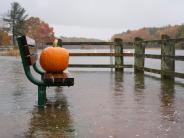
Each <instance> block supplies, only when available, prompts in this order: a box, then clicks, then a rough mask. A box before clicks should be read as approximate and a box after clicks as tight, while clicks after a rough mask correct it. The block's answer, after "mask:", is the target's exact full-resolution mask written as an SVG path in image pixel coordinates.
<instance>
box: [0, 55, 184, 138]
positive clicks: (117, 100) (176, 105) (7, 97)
mask: <svg viewBox="0 0 184 138" xmlns="http://www.w3.org/2000/svg"><path fill="white" fill-rule="evenodd" d="M71 73H72V74H73V76H74V77H75V86H73V87H69V88H67V87H66V88H49V89H48V90H47V94H48V104H47V106H46V107H45V108H44V109H41V108H38V107H37V88H36V86H34V85H33V84H32V83H30V82H29V81H28V80H27V79H26V77H25V75H24V72H23V69H22V64H21V62H20V59H16V58H14V57H0V77H1V80H0V122H1V123H0V137H2V138H11V137H15V138H21V137H28V138H29V137H35V138H47V137H48V138H52V137H53V138H56V137H59V138H134V137H141V138H173V137H174V138H182V137H183V136H184V131H183V130H184V106H183V103H184V85H183V84H184V83H183V84H182V82H178V81H177V82H176V83H173V82H172V81H168V80H165V81H164V80H160V79H159V77H153V76H150V75H148V74H145V75H144V76H142V75H141V74H136V75H135V74H134V73H133V71H132V70H126V71H125V72H124V73H115V72H111V71H71Z"/></svg>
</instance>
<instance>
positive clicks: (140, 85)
mask: <svg viewBox="0 0 184 138" xmlns="http://www.w3.org/2000/svg"><path fill="white" fill-rule="evenodd" d="M144 78H145V76H144V73H141V72H140V73H135V74H134V80H135V91H136V92H137V91H138V92H139V91H141V90H143V89H144V86H145V85H144Z"/></svg>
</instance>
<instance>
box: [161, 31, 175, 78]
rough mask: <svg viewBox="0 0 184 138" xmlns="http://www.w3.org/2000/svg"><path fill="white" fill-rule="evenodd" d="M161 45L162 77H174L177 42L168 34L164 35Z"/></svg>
mask: <svg viewBox="0 0 184 138" xmlns="http://www.w3.org/2000/svg"><path fill="white" fill-rule="evenodd" d="M161 38H162V45H161V55H162V60H161V78H162V79H174V72H175V59H174V56H175V42H173V41H172V40H170V37H169V36H167V35H162V36H161Z"/></svg>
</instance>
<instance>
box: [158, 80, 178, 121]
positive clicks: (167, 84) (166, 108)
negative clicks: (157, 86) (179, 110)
mask: <svg viewBox="0 0 184 138" xmlns="http://www.w3.org/2000/svg"><path fill="white" fill-rule="evenodd" d="M160 92H161V95H160V100H161V104H162V105H161V111H162V114H163V119H166V120H168V121H173V120H174V115H175V112H176V111H175V107H174V99H175V85H174V80H172V79H161V91H160Z"/></svg>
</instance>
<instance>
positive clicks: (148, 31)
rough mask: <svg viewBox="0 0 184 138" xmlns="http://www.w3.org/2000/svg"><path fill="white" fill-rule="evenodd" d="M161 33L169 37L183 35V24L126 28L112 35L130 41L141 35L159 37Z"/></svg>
mask: <svg viewBox="0 0 184 138" xmlns="http://www.w3.org/2000/svg"><path fill="white" fill-rule="evenodd" d="M162 34H167V35H168V36H170V37H171V38H181V37H184V24H182V25H174V26H171V25H168V26H164V27H144V28H141V29H138V30H127V31H126V32H122V33H119V34H115V35H113V37H112V39H114V38H122V39H123V41H128V42H132V41H134V38H135V37H141V38H143V39H145V40H153V39H154V40H155V39H160V37H161V35H162Z"/></svg>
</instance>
